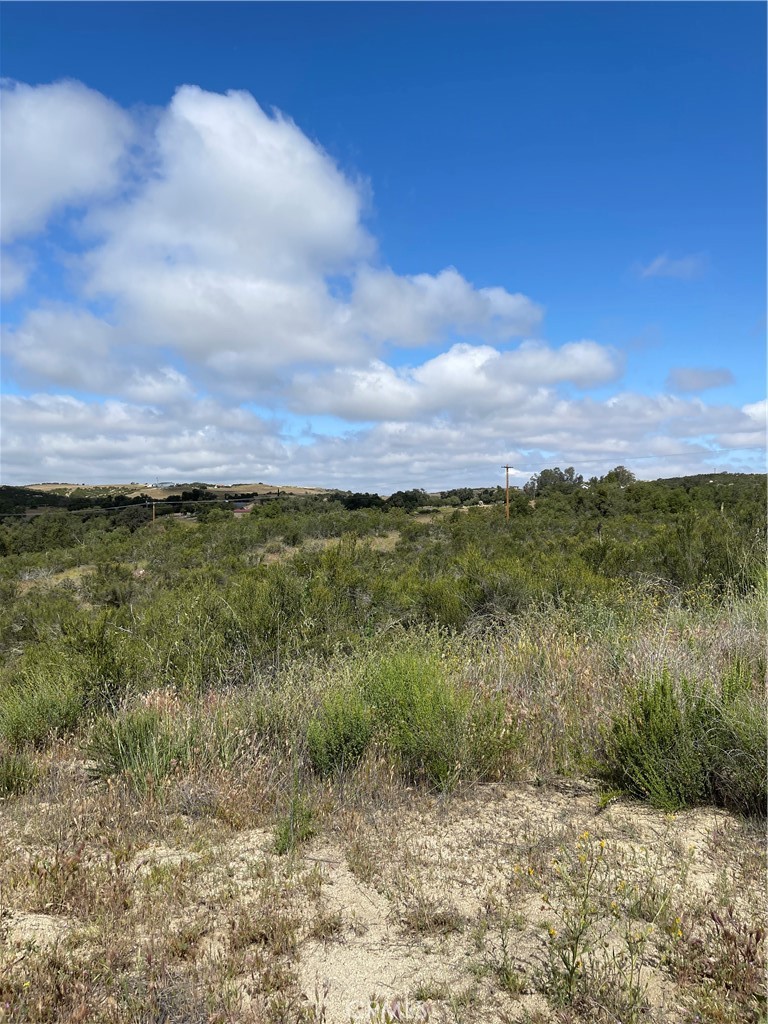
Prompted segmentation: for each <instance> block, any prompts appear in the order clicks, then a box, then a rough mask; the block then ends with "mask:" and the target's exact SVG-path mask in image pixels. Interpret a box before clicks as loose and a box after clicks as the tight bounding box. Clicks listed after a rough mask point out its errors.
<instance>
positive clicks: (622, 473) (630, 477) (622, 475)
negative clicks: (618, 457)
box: [602, 466, 635, 487]
mask: <svg viewBox="0 0 768 1024" xmlns="http://www.w3.org/2000/svg"><path fill="white" fill-rule="evenodd" d="M602 482H603V483H604V484H619V485H620V486H621V487H626V486H627V485H628V484H633V483H634V482H635V474H634V473H633V472H632V471H631V470H629V469H627V468H626V467H625V466H616V468H615V469H612V470H611V471H610V472H609V473H606V474H605V476H604V477H603V481H602Z"/></svg>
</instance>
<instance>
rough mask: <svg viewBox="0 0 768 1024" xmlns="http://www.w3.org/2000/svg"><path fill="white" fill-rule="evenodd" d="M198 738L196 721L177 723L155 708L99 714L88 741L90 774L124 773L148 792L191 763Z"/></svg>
mask: <svg viewBox="0 0 768 1024" xmlns="http://www.w3.org/2000/svg"><path fill="white" fill-rule="evenodd" d="M195 739H196V730H195V727H194V724H193V723H187V724H185V725H178V724H176V723H174V722H173V721H172V720H171V719H170V718H169V717H168V716H167V715H164V714H162V713H161V712H159V711H157V710H155V709H153V708H136V709H133V710H130V711H125V712H123V713H122V714H120V715H118V716H117V717H114V718H113V717H104V718H100V719H99V720H98V721H97V722H96V723H95V724H94V727H93V731H92V733H91V736H90V739H89V741H88V743H87V745H86V753H87V754H88V756H89V757H90V758H91V759H92V760H93V765H92V766H91V770H90V771H91V775H92V776H93V777H94V778H108V777H109V776H112V775H120V774H124V775H126V776H127V777H128V779H129V780H130V782H131V784H132V785H133V787H134V788H135V789H136V791H137V792H139V793H145V792H147V790H148V789H151V788H152V787H154V786H157V785H158V784H160V783H162V781H163V780H164V779H166V778H167V777H168V776H169V775H172V774H173V773H174V772H175V771H177V770H180V769H184V768H186V767H188V766H189V765H190V763H191V760H192V755H193V750H194V744H195Z"/></svg>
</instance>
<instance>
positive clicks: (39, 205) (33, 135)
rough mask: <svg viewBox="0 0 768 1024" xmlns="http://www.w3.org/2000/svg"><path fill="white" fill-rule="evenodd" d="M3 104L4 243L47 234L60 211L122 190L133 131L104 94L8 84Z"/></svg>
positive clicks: (76, 85) (77, 87) (0, 217)
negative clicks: (47, 226) (48, 225)
mask: <svg viewBox="0 0 768 1024" xmlns="http://www.w3.org/2000/svg"><path fill="white" fill-rule="evenodd" d="M0 101H1V103H2V121H1V122H0V140H1V142H2V154H3V181H2V193H3V196H2V198H3V202H2V209H1V210H0V237H2V240H3V242H9V241H12V240H13V239H15V238H22V237H25V236H28V235H31V234H34V233H36V232H39V231H41V230H42V229H43V227H44V226H45V223H46V221H47V220H48V218H49V217H50V216H51V214H52V213H54V212H55V211H57V210H59V209H61V208H63V207H65V206H66V205H68V204H81V203H83V202H85V201H86V200H90V199H91V198H93V197H94V196H96V195H105V194H107V193H109V192H110V191H111V190H113V189H114V188H116V187H117V186H118V185H119V183H120V180H121V169H122V168H121V164H122V161H123V158H124V156H125V153H126V147H127V145H128V143H129V141H130V140H131V138H132V135H133V125H132V122H131V119H130V117H129V116H128V115H127V114H126V113H125V111H123V110H121V109H120V107H118V106H117V105H116V104H114V103H112V102H111V101H110V100H108V99H107V98H106V97H104V96H102V95H101V93H98V92H95V91H94V90H93V89H88V88H86V86H84V85H82V84H81V83H80V82H69V81H66V82H56V83H54V84H52V85H38V86H30V85H24V84H22V83H18V82H7V81H6V82H4V83H3V85H2V91H1V92H0Z"/></svg>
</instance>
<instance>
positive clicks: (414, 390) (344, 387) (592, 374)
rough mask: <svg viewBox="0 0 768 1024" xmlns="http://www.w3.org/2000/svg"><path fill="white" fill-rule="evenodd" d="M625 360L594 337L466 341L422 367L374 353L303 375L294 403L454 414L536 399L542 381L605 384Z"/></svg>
mask: <svg viewBox="0 0 768 1024" xmlns="http://www.w3.org/2000/svg"><path fill="white" fill-rule="evenodd" d="M621 366H622V360H621V357H620V356H619V354H618V353H617V352H615V351H614V350H613V349H610V348H606V347H603V346H601V345H598V344H597V343H596V342H594V341H577V342H571V343H569V344H567V345H563V346H562V348H560V349H553V348H550V347H549V346H547V345H544V344H542V343H541V342H532V341H528V342H523V343H522V344H521V345H520V346H519V348H517V349H514V350H512V351H506V352H503V351H500V350H498V349H496V348H493V347H492V346H490V345H468V344H464V343H462V344H457V345H453V346H452V347H451V348H450V349H449V350H448V351H447V352H443V353H441V354H440V355H438V356H435V357H434V358H433V359H429V360H427V361H426V362H424V363H422V364H421V365H420V366H416V367H405V368H400V369H394V368H393V367H391V366H389V365H387V364H386V363H385V362H382V361H381V360H374V361H372V362H371V363H370V364H369V365H368V366H367V367H365V368H360V369H358V368H356V367H352V368H346V369H339V370H336V371H335V372H333V373H331V374H327V375H321V376H317V375H314V374H303V375H299V376H297V378H296V380H295V381H294V385H293V392H292V395H293V397H292V406H293V408H294V409H295V410H296V411H301V412H314V413H326V414H330V415H334V416H339V417H342V418H344V419H348V420H353V421H355V420H357V421H371V420H388V421H395V420H402V419H408V418H416V419H424V418H425V417H427V416H431V415H436V414H438V413H439V414H441V415H444V416H447V417H448V418H449V419H451V420H454V419H461V418H466V417H478V416H485V415H489V414H491V413H495V412H496V411H497V410H499V409H503V408H505V407H506V406H508V405H510V404H512V403H518V404H519V403H523V402H524V403H528V402H530V401H534V400H536V398H537V395H538V393H539V391H540V390H541V389H543V388H547V387H551V386H552V385H556V384H563V383H571V384H573V385H575V386H577V387H582V388H588V387H593V386H596V385H599V384H605V383H607V382H609V381H613V380H615V379H616V378H617V377H618V376H619V374H620V372H621Z"/></svg>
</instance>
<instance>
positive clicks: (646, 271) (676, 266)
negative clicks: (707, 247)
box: [638, 252, 708, 281]
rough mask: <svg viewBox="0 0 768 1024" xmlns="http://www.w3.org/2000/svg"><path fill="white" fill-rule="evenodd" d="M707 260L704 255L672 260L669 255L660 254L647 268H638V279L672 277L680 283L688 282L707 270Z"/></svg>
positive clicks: (695, 254)
mask: <svg viewBox="0 0 768 1024" xmlns="http://www.w3.org/2000/svg"><path fill="white" fill-rule="evenodd" d="M707 266H708V260H707V256H706V254H705V253H701V252H698V253H692V254H691V255H689V256H680V257H678V258H676V259H675V258H673V257H672V256H670V255H669V253H666V252H664V253H662V254H661V255H660V256H657V257H656V258H655V259H653V260H651V262H650V263H649V264H647V266H640V267H638V273H639V274H640V277H673V278H678V279H679V280H681V281H690V280H692V279H693V278H696V277H701V276H702V275H703V274H704V273H705V272H706V270H707Z"/></svg>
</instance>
